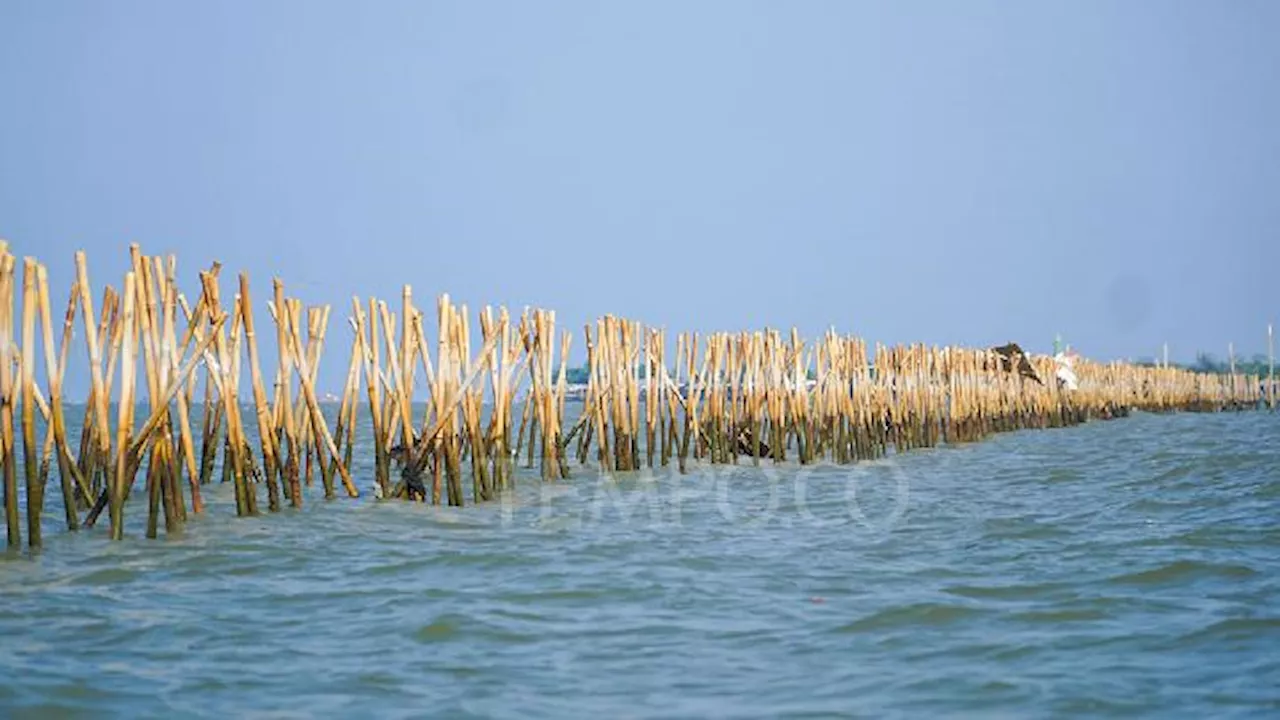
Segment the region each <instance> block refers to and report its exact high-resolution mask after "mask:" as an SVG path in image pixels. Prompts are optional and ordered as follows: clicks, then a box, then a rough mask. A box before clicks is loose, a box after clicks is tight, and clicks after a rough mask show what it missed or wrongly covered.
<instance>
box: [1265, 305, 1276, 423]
mask: <svg viewBox="0 0 1280 720" xmlns="http://www.w3.org/2000/svg"><path fill="white" fill-rule="evenodd" d="M1267 405H1268V407H1270V408H1271V410H1272V412H1274V411H1275V409H1276V346H1275V335H1274V334H1273V333H1272V326H1271V324H1270V323H1268V324H1267Z"/></svg>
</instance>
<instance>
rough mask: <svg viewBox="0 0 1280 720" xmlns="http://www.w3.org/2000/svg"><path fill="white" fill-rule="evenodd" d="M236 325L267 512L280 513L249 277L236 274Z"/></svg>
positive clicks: (275, 454) (274, 452)
mask: <svg viewBox="0 0 1280 720" xmlns="http://www.w3.org/2000/svg"><path fill="white" fill-rule="evenodd" d="M240 316H241V319H240V322H241V324H242V325H243V327H244V336H245V341H246V342H247V343H248V345H249V374H250V379H251V381H252V382H253V404H254V409H255V410H256V411H257V416H258V438H259V440H260V441H261V443H262V469H263V474H264V475H266V480H267V509H268V510H269V511H270V512H277V511H278V510H280V487H279V485H278V484H277V482H276V468H277V467H278V462H279V461H278V458H279V456H280V450H279V447H278V446H277V445H276V429H275V423H273V422H272V418H271V408H270V406H268V405H267V393H266V390H264V389H263V387H262V369H261V365H260V364H259V363H258V339H257V335H256V334H255V332H254V326H253V302H252V300H251V299H250V295H249V274H248V273H246V272H242V273H240Z"/></svg>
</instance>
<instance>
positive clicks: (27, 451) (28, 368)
mask: <svg viewBox="0 0 1280 720" xmlns="http://www.w3.org/2000/svg"><path fill="white" fill-rule="evenodd" d="M35 335H36V261H35V259H34V258H26V259H25V260H24V261H23V263H22V464H23V470H24V471H25V473H26V477H27V543H28V545H29V546H30V547H33V548H36V547H40V545H41V544H42V542H41V541H42V539H43V538H42V534H41V532H40V511H41V510H43V509H44V488H43V487H41V486H40V482H39V479H40V478H39V473H37V471H36V468H37V465H38V462H37V457H38V456H39V448H38V447H37V445H36V418H35V386H36V378H35V366H36V354H35V349H36V337H35Z"/></svg>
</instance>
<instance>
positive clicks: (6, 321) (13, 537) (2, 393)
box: [0, 251, 22, 548]
mask: <svg viewBox="0 0 1280 720" xmlns="http://www.w3.org/2000/svg"><path fill="white" fill-rule="evenodd" d="M14 263H15V260H14V257H13V256H12V255H10V254H9V253H8V252H7V251H6V252H4V253H3V256H2V257H0V303H2V306H0V425H2V426H3V428H2V430H0V444H3V448H2V450H3V452H2V453H0V454H2V455H3V457H4V515H5V524H6V526H7V528H8V533H9V547H13V548H16V547H19V546H21V545H22V529H21V527H20V526H19V522H21V521H20V520H19V517H18V478H17V467H16V465H17V460H16V457H17V454H18V453H17V448H16V447H15V445H14V441H13V405H14V402H13V401H14V387H13V384H14V383H13V360H14V357H15V355H14V353H15V349H16V346H15V343H14V337H13V268H14Z"/></svg>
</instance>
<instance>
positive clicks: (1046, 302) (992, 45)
mask: <svg viewBox="0 0 1280 720" xmlns="http://www.w3.org/2000/svg"><path fill="white" fill-rule="evenodd" d="M1277 36H1280V3H1275V2H1269V1H1268V0H1255V1H1234V2H1146V1H1137V0H1132V1H1127V2H1088V1H1086V2H1017V3H1013V2H979V1H968V2H884V3H864V2H854V1H852V0H840V1H832V2H817V1H813V0H799V1H796V2H781V1H777V0H775V1H774V2H745V1H739V0H734V1H713V0H696V1H693V2H688V1H686V2H670V1H665V0H662V1H654V2H626V3H624V2H585V1H583V2H552V1H540V2H480V1H469V2H461V1H459V2H453V3H443V2H425V1H421V0H419V1H413V2H393V1H390V0H379V1H377V2H369V3H333V2H318V1H309V2H302V1H298V2H280V1H269V0H268V1H253V2H250V1H249V0H234V1H227V2H206V3H196V2H159V1H157V2H137V1H133V0H113V1H112V2H67V1H61V0H4V2H3V3H0V98H3V103H2V105H0V237H4V238H6V239H8V240H9V241H10V242H11V244H12V246H13V249H14V251H15V252H16V253H17V254H19V255H26V254H34V255H36V256H38V257H39V258H40V259H41V260H43V261H44V262H46V263H47V264H48V265H49V266H50V272H51V280H52V283H53V293H54V295H55V297H57V298H59V300H58V302H61V301H62V300H61V298H64V297H65V294H66V290H67V287H68V283H69V278H70V275H71V267H72V253H73V252H74V251H75V250H76V249H80V248H83V249H86V250H87V251H88V252H89V257H90V262H91V269H92V271H93V276H94V282H95V285H96V286H97V287H96V288H95V289H97V288H100V286H101V283H103V282H105V281H108V280H110V281H111V282H113V283H116V284H117V285H118V284H119V283H120V281H121V279H122V277H123V272H124V269H125V264H126V259H127V251H126V247H127V243H129V242H133V241H136V242H140V243H142V245H143V247H144V249H146V250H148V251H150V252H175V253H177V255H178V258H179V269H180V271H183V272H185V277H184V286H185V287H186V288H187V290H188V291H189V292H191V293H192V294H193V295H194V292H195V288H196V285H195V282H194V277H195V272H196V270H197V269H198V268H201V267H205V266H207V265H208V264H209V263H210V262H211V261H213V260H215V259H216V260H220V261H221V262H223V263H224V264H225V265H226V266H227V269H228V270H229V271H232V272H235V271H239V270H248V271H249V272H250V273H251V277H252V278H253V280H254V286H255V288H256V294H257V295H258V299H259V303H261V302H262V301H263V300H265V297H266V293H267V291H268V289H269V285H270V279H271V277H272V276H273V275H278V276H279V277H281V278H282V279H283V280H284V281H285V282H286V287H287V288H288V289H289V290H290V292H291V293H293V294H296V295H298V296H300V297H302V298H303V299H304V300H306V301H308V302H313V303H322V302H327V303H331V304H333V305H334V310H335V314H334V317H333V319H332V321H331V332H332V333H333V335H332V336H331V337H332V338H333V339H331V340H330V347H331V348H333V347H337V346H342V345H345V344H346V342H347V338H348V337H349V332H348V331H347V330H346V328H345V326H344V323H343V322H342V321H343V318H345V316H346V313H347V308H348V307H349V304H350V298H351V295H352V294H359V295H361V296H362V297H365V296H368V295H370V294H376V295H379V296H382V297H385V298H387V299H389V300H390V299H395V298H398V297H399V288H400V286H401V285H402V284H404V283H410V284H412V285H413V287H414V291H415V294H416V296H417V297H418V299H419V302H420V303H421V304H422V305H424V306H433V303H434V297H435V295H437V294H438V293H442V292H448V293H450V294H451V296H452V297H454V298H455V299H456V300H457V301H460V302H467V303H469V304H470V305H471V306H472V307H473V308H474V307H476V306H479V305H482V304H485V303H489V304H494V305H497V304H507V305H508V306H509V307H512V308H513V309H518V308H520V307H522V306H524V305H534V306H541V307H546V308H551V309H555V310H556V311H557V313H558V317H559V319H560V321H561V323H562V325H563V326H564V327H566V328H567V329H570V330H572V331H573V332H575V334H576V335H577V337H575V341H574V345H575V356H580V353H581V350H582V341H581V326H582V324H583V323H584V322H587V321H589V320H591V319H593V318H595V317H597V316H598V315H600V314H603V313H607V312H611V313H615V314H619V315H623V316H627V317H633V318H636V319H639V320H641V321H643V322H646V323H651V324H653V325H661V326H666V327H667V328H669V329H670V330H673V331H676V330H685V329H698V330H737V329H743V328H756V327H761V326H764V325H771V326H781V327H790V326H791V325H795V326H797V327H799V328H800V329H801V331H802V332H805V333H807V334H813V333H817V332H820V331H821V330H822V329H824V328H825V327H827V326H829V325H834V326H836V327H837V328H838V329H840V330H842V331H847V332H852V333H857V334H860V335H862V336H864V337H867V338H868V339H870V340H873V341H876V340H878V341H884V342H908V341H926V342H932V343H939V344H942V343H959V344H966V345H980V344H991V343H1000V342H1004V341H1007V340H1015V341H1018V342H1020V343H1022V344H1023V345H1024V346H1026V347H1028V348H1031V349H1036V350H1048V349H1049V348H1050V346H1051V343H1052V340H1053V335H1054V333H1055V332H1061V333H1063V335H1064V336H1065V338H1066V340H1068V341H1069V342H1071V343H1072V344H1073V345H1074V346H1075V347H1076V348H1077V349H1079V350H1080V351H1081V352H1083V353H1084V354H1086V355H1090V356H1094V357H1099V358H1113V357H1137V356H1144V355H1145V356H1153V355H1155V354H1156V353H1157V352H1158V351H1159V349H1160V345H1161V343H1163V342H1165V341H1168V342H1169V344H1170V352H1171V355H1172V357H1174V358H1175V359H1183V360H1190V359H1191V358H1192V357H1193V356H1194V353H1195V352H1196V350H1201V349H1202V350H1208V351H1213V352H1216V353H1217V354H1219V355H1224V354H1225V351H1226V346H1227V343H1228V342H1231V341H1234V343H1235V345H1236V347H1237V348H1238V351H1240V352H1244V353H1252V352H1257V351H1265V326H1266V323H1267V322H1269V321H1271V320H1273V319H1274V318H1275V315H1276V313H1275V307H1276V302H1275V298H1276V293H1275V287H1276V278H1277V264H1278V263H1277V261H1278V260H1280V249H1278V247H1280V243H1277V242H1276V235H1277V228H1280V203H1278V202H1277V197H1280V195H1277V188H1280V130H1277V128H1280V43H1278V42H1276V41H1275V38H1276V37H1277ZM230 279H231V278H230V277H229V276H228V282H224V286H223V287H224V293H229V292H230V288H231V285H230V282H229V280H230ZM260 318H262V319H261V320H260V321H259V322H265V321H266V314H265V312H262V313H260ZM672 344H674V343H672ZM80 364H81V365H82V364H83V363H80ZM73 367H74V364H73ZM345 368H346V356H345V350H343V351H337V352H329V353H326V362H325V367H324V372H323V375H322V377H323V378H324V380H323V381H322V386H323V387H324V389H326V390H333V389H336V388H335V387H334V386H335V385H336V384H337V383H339V382H340V379H341V378H342V377H343V375H344V374H345ZM83 387H84V382H83V378H82V377H79V376H78V374H76V373H75V372H74V370H73V377H72V378H71V390H72V391H80V390H81V389H82V388H83Z"/></svg>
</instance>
